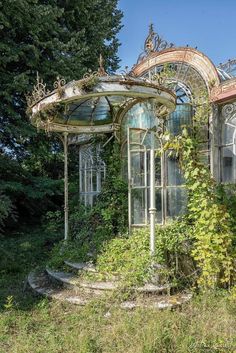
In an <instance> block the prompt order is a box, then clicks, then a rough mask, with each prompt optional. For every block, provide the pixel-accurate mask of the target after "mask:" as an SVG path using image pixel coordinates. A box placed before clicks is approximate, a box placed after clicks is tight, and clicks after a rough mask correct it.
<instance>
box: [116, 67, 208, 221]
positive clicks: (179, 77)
mask: <svg viewBox="0 0 236 353" xmlns="http://www.w3.org/2000/svg"><path fill="white" fill-rule="evenodd" d="M163 67H164V66H163V65H159V66H156V67H153V68H151V69H150V70H149V71H147V72H146V73H144V74H143V75H142V76H143V77H145V78H147V79H151V77H152V75H156V74H157V73H160V72H161V71H162V70H163ZM170 69H171V70H173V73H174V75H173V77H171V78H170V79H169V82H168V86H169V87H170V88H171V89H172V90H174V91H175V93H176V96H177V106H176V110H175V111H174V112H173V113H171V114H170V116H169V117H168V119H167V120H166V123H165V124H164V129H165V130H168V131H169V132H170V133H171V134H172V135H178V134H180V133H181V130H182V127H183V126H192V124H193V121H192V120H193V119H192V118H193V114H194V106H193V98H195V97H198V96H200V94H202V93H201V92H202V91H203V90H206V84H205V81H204V80H203V78H202V77H201V76H200V74H199V73H198V72H197V71H196V70H195V69H193V68H192V67H191V66H190V65H187V64H185V63H173V64H170ZM151 110H152V109H150V107H149V109H145V105H143V104H142V103H140V104H139V105H136V106H134V107H133V108H132V109H131V110H130V111H129V112H128V114H126V116H125V117H124V118H123V120H122V130H123V132H125V131H126V129H129V139H128V143H127V141H126V135H125V133H123V137H122V142H123V156H125V155H126V153H127V152H126V151H128V165H129V167H130V173H129V178H130V180H128V182H129V194H130V202H129V213H130V214H129V216H130V225H131V226H132V225H133V226H141V225H147V224H148V222H149V213H148V208H149V197H148V196H149V182H148V180H149V167H148V165H149V164H148V163H149V151H150V147H149V146H148V142H146V144H145V143H144V147H142V146H141V145H139V143H140V141H141V140H142V141H143V142H144V140H143V139H142V138H141V137H142V136H143V135H144V133H145V132H144V131H145V129H148V128H151V127H152V126H154V125H158V122H156V121H155V119H156V117H155V113H154V112H153V114H151V113H150V111H151ZM147 111H148V113H147ZM150 114H151V116H150ZM121 135H122V134H121ZM201 137H202V142H201V146H200V151H201V157H202V161H203V162H204V163H206V164H208V165H209V166H210V136H209V123H208V122H207V123H206V126H203V128H202V136H201ZM137 139H138V140H137ZM136 140H137V141H138V143H137V141H136ZM158 144H159V142H158V141H156V145H158ZM157 148H158V147H157ZM124 160H125V158H124ZM129 178H128V179H129ZM186 204H187V193H186V189H185V181H184V178H183V175H182V172H181V170H180V167H179V163H178V160H177V158H176V157H175V156H174V154H172V155H171V154H170V151H167V152H165V153H164V154H163V155H162V156H161V157H158V156H157V157H156V210H157V212H156V222H157V223H160V224H165V223H166V222H168V221H169V220H171V219H174V218H176V217H178V216H180V215H182V214H184V213H185V210H186Z"/></svg>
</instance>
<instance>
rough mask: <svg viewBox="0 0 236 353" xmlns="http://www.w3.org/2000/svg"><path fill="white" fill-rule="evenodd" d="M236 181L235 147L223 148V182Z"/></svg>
mask: <svg viewBox="0 0 236 353" xmlns="http://www.w3.org/2000/svg"><path fill="white" fill-rule="evenodd" d="M235 181H236V156H235V151H234V146H228V147H223V148H222V182H226V183H227V182H229V183H230V182H235Z"/></svg>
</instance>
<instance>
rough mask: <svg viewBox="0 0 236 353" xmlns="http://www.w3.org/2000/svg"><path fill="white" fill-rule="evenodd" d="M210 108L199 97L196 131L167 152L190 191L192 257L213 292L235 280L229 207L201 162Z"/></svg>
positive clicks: (203, 283) (187, 133) (189, 131)
mask: <svg viewBox="0 0 236 353" xmlns="http://www.w3.org/2000/svg"><path fill="white" fill-rule="evenodd" d="M209 114H210V104H209V103H208V101H207V98H206V95H203V96H202V97H200V103H198V104H197V105H196V111H195V115H194V117H193V128H192V129H189V128H188V129H187V128H183V131H182V134H181V135H179V136H176V137H175V138H172V139H169V138H168V140H169V141H168V142H167V143H166V145H165V149H172V150H174V151H175V153H176V155H177V156H178V158H179V162H180V166H181V168H182V170H183V174H184V177H185V180H186V188H187V190H188V222H189V224H191V227H192V239H193V247H192V249H191V255H192V256H193V258H194V260H195V261H196V264H197V268H198V269H199V270H200V271H199V278H198V284H199V285H200V286H201V287H204V288H214V287H215V286H222V285H223V284H225V285H228V286H230V285H231V281H232V280H233V275H234V273H233V269H234V262H235V248H234V247H233V239H234V238H235V234H234V232H233V229H232V227H231V226H232V221H231V219H230V218H231V217H230V213H229V210H228V209H227V206H226V204H224V203H222V199H220V195H219V191H218V187H217V183H216V181H215V180H214V179H213V177H212V176H211V174H210V170H209V168H208V167H207V166H206V165H204V164H203V163H202V162H201V160H200V158H201V154H200V149H199V145H200V143H201V142H202V141H201V131H202V126H206V124H207V121H208V119H209Z"/></svg>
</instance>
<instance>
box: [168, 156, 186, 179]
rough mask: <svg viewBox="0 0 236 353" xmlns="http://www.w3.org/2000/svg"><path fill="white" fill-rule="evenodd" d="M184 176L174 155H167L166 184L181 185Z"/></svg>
mask: <svg viewBox="0 0 236 353" xmlns="http://www.w3.org/2000/svg"><path fill="white" fill-rule="evenodd" d="M183 184H184V178H183V175H182V172H181V170H180V167H179V163H178V161H177V159H176V157H174V156H168V157H167V185H183Z"/></svg>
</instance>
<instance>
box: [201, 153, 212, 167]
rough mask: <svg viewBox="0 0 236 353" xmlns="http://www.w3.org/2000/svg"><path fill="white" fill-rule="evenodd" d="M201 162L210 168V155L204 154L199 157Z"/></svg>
mask: <svg viewBox="0 0 236 353" xmlns="http://www.w3.org/2000/svg"><path fill="white" fill-rule="evenodd" d="M199 161H200V162H201V163H203V164H204V165H205V166H206V167H210V153H209V152H204V153H201V154H200V155H199Z"/></svg>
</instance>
